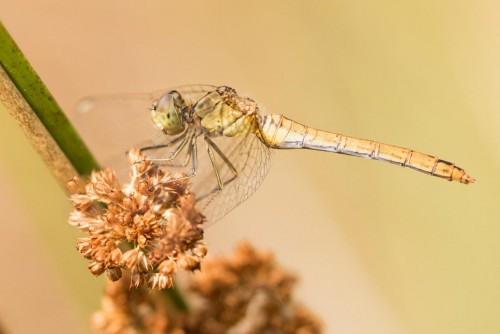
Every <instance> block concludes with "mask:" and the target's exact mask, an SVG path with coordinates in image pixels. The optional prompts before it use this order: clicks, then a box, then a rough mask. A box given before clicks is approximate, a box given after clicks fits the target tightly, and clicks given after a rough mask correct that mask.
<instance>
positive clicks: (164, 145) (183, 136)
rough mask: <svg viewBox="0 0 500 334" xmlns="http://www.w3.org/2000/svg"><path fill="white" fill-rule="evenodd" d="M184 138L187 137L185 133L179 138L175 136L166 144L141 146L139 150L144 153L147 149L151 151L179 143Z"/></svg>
mask: <svg viewBox="0 0 500 334" xmlns="http://www.w3.org/2000/svg"><path fill="white" fill-rule="evenodd" d="M184 138H186V135H185V134H181V135H180V136H178V137H177V138H174V139H173V140H171V141H169V142H168V143H166V144H160V145H151V146H145V147H141V148H140V149H139V151H140V152H141V153H142V152H145V151H150V150H155V149H159V148H165V147H169V146H172V145H175V144H177V143H178V142H180V141H181V140H182V139H184Z"/></svg>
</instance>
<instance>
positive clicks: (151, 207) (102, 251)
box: [68, 149, 206, 289]
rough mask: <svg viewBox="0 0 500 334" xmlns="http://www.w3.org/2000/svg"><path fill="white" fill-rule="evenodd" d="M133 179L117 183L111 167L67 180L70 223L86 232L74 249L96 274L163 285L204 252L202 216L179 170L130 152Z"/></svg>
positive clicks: (194, 266)
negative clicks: (127, 274)
mask: <svg viewBox="0 0 500 334" xmlns="http://www.w3.org/2000/svg"><path fill="white" fill-rule="evenodd" d="M129 160H130V163H131V171H132V179H131V181H130V183H128V184H123V185H122V184H120V183H119V182H118V180H117V178H116V175H115V173H114V172H113V171H112V170H110V169H104V170H102V171H98V172H93V173H92V175H91V177H90V180H89V181H88V182H87V183H84V182H83V181H82V180H81V179H79V178H77V177H75V178H73V179H72V180H71V181H70V182H69V183H68V188H69V189H70V190H71V192H72V193H73V195H72V196H71V200H72V202H73V206H74V210H73V211H72V212H71V214H70V217H69V223H70V224H71V225H73V226H75V227H77V228H79V229H80V230H82V231H84V232H86V233H87V234H88V236H86V237H84V238H80V239H79V240H78V243H77V249H78V251H79V252H80V253H81V254H82V255H83V256H84V257H85V258H86V259H88V260H89V264H88V268H89V270H90V271H91V272H92V273H93V274H94V275H100V274H102V273H104V272H106V274H107V276H108V277H109V278H110V279H111V280H113V281H116V280H118V279H120V277H121V276H122V272H123V271H124V270H125V271H130V284H131V285H133V286H135V287H138V286H148V287H150V288H158V289H164V288H169V287H171V286H172V284H173V283H172V276H173V274H174V273H175V272H176V271H177V270H178V269H179V268H180V269H183V270H188V271H194V270H196V269H198V268H199V267H200V262H201V260H202V259H203V257H204V256H205V254H206V246H205V242H204V241H203V229H202V224H203V220H204V218H203V216H202V215H201V214H200V213H199V212H198V211H197V210H196V208H195V199H194V196H193V194H192V193H191V192H190V191H189V190H188V180H187V179H182V178H179V177H180V176H182V175H175V176H174V175H170V174H168V173H167V172H166V171H165V170H163V169H160V168H158V167H157V166H155V165H154V164H152V163H151V162H150V161H148V160H145V157H144V155H142V154H141V153H140V152H139V151H138V150H135V149H131V150H130V152H129Z"/></svg>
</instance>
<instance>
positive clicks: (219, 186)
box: [197, 138, 238, 207]
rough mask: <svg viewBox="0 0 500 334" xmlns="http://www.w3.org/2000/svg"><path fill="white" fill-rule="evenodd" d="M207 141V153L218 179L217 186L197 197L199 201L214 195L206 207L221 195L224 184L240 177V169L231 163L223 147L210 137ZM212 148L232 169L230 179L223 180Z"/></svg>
mask: <svg viewBox="0 0 500 334" xmlns="http://www.w3.org/2000/svg"><path fill="white" fill-rule="evenodd" d="M205 143H206V144H207V153H208V156H209V158H210V162H211V163H212V166H213V168H214V173H215V177H216V179H217V186H216V187H215V188H213V189H212V190H210V191H209V192H207V193H205V194H203V195H201V196H200V197H198V198H197V200H198V201H201V200H204V199H205V198H207V197H209V196H213V198H212V199H211V200H210V201H209V202H208V203H207V204H206V205H205V207H206V206H207V205H209V204H210V203H211V202H212V201H213V200H214V199H215V198H216V197H217V196H218V195H219V193H220V192H221V191H222V189H224V186H227V185H228V184H230V183H231V182H233V181H234V180H235V179H236V178H237V177H238V170H237V169H236V167H234V165H233V164H232V163H231V161H230V160H229V159H228V158H227V157H226V155H225V154H224V152H222V151H221V149H220V148H219V147H218V146H217V145H216V144H215V143H214V142H213V141H212V140H211V139H210V138H205ZM212 149H213V150H214V151H215V152H216V153H217V154H218V155H219V157H220V158H221V159H222V160H223V161H224V163H225V164H226V165H227V166H228V167H229V169H230V170H231V173H232V174H233V175H232V177H231V178H230V179H228V180H226V181H223V180H222V178H221V176H220V172H219V168H218V167H217V163H216V161H215V156H214V154H213V151H212Z"/></svg>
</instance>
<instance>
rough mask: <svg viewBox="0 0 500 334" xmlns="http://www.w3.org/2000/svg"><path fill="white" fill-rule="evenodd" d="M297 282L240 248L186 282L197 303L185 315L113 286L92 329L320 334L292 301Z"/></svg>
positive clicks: (153, 297) (264, 257) (145, 294)
mask: <svg viewBox="0 0 500 334" xmlns="http://www.w3.org/2000/svg"><path fill="white" fill-rule="evenodd" d="M125 279H127V280H130V278H129V277H128V276H127V277H125ZM295 282H296V278H295V277H294V276H292V275H290V274H289V273H287V272H286V271H284V270H283V269H281V268H280V267H279V266H278V265H277V264H276V261H275V260H274V258H273V256H272V255H271V254H270V253H267V252H258V251H256V250H255V249H254V248H253V247H251V246H250V245H249V244H248V243H242V244H241V245H240V246H238V247H237V249H236V252H235V254H234V255H233V256H232V257H230V258H224V257H218V258H215V259H213V260H208V261H204V263H203V270H202V271H200V272H197V273H196V274H195V275H194V276H190V277H189V281H188V283H187V286H188V289H189V290H190V291H191V294H192V296H191V297H192V301H193V302H194V301H196V300H198V303H192V304H193V307H192V309H191V311H190V312H189V313H188V314H185V313H177V312H176V311H175V310H173V309H171V308H169V306H170V304H169V303H168V302H167V299H166V298H165V295H164V294H160V293H159V292H157V291H152V292H151V291H149V290H147V289H144V288H141V287H139V288H138V289H132V290H130V289H129V288H128V284H125V283H122V282H117V283H111V285H110V286H109V287H108V288H107V290H106V293H105V296H104V297H103V299H102V305H103V309H102V310H101V311H99V312H97V313H95V314H94V316H93V318H92V325H93V327H94V328H96V329H98V330H99V331H100V332H101V333H106V334H114V333H136V332H138V331H140V332H141V333H179V334H180V333H199V334H219V333H233V334H236V333H245V334H253V333H255V334H257V333H264V334H266V333H284V334H289V333H290V334H291V333H299V334H316V333H321V332H322V325H321V323H320V321H319V320H318V319H317V318H316V317H315V316H314V315H313V314H312V313H311V312H310V311H309V310H308V309H307V308H305V307H304V306H301V305H299V304H297V303H295V302H294V301H293V299H292V289H293V286H294V284H295ZM196 304H198V305H197V306H196Z"/></svg>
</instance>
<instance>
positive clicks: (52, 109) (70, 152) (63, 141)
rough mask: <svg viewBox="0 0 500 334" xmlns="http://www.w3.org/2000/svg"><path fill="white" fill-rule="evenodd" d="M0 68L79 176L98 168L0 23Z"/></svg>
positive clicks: (20, 119) (21, 118)
mask: <svg viewBox="0 0 500 334" xmlns="http://www.w3.org/2000/svg"><path fill="white" fill-rule="evenodd" d="M0 66H2V67H3V69H4V70H5V73H6V74H7V76H8V77H9V78H10V80H11V81H12V83H13V84H14V86H15V87H16V88H17V90H18V91H19V93H20V94H21V95H22V97H23V99H24V100H25V101H26V102H27V104H28V105H29V107H30V109H31V110H32V112H33V113H34V114H35V115H36V118H38V119H39V121H40V122H41V123H42V124H43V126H44V127H45V129H46V130H47V131H48V133H49V134H50V136H51V137H52V138H53V139H54V141H55V143H57V146H59V148H60V150H61V151H62V152H63V154H64V155H65V156H66V157H67V159H68V160H69V162H70V163H71V164H72V165H73V166H74V169H75V170H76V171H77V172H78V174H80V175H87V174H89V173H90V172H91V171H92V170H93V169H98V168H99V166H98V164H97V162H96V160H95V159H94V157H93V156H92V154H91V153H90V151H89V149H88V148H87V147H86V146H85V144H84V143H83V141H82V139H81V138H80V136H79V135H78V133H77V132H76V130H75V129H74V128H73V126H72V125H71V123H70V122H69V120H68V118H67V117H66V115H65V114H64V113H63V112H62V110H61V108H60V107H59V105H58V104H57V102H56V101H55V99H54V98H53V96H52V94H50V92H49V90H48V89H47V87H46V86H45V85H44V84H43V82H42V80H41V79H40V77H39V76H38V75H37V74H36V72H35V70H34V69H33V68H32V67H31V65H30V64H29V62H28V61H27V59H26V58H25V57H24V55H23V54H22V52H21V50H20V49H19V48H18V47H17V45H16V43H15V42H14V40H13V39H12V38H11V36H10V35H9V33H8V32H7V30H6V29H5V27H4V26H3V25H2V23H1V22H0ZM2 102H4V101H2ZM7 107H8V109H10V110H12V109H15V108H12V107H10V108H9V106H7ZM13 112H16V111H15V110H14V111H13ZM11 114H12V112H11ZM13 116H14V117H15V115H13ZM16 119H17V120H18V122H23V120H25V121H28V119H27V118H26V117H19V118H18V117H16ZM29 121H33V119H32V118H30V119H29ZM25 126H27V127H29V126H30V125H29V124H27V125H25Z"/></svg>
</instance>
